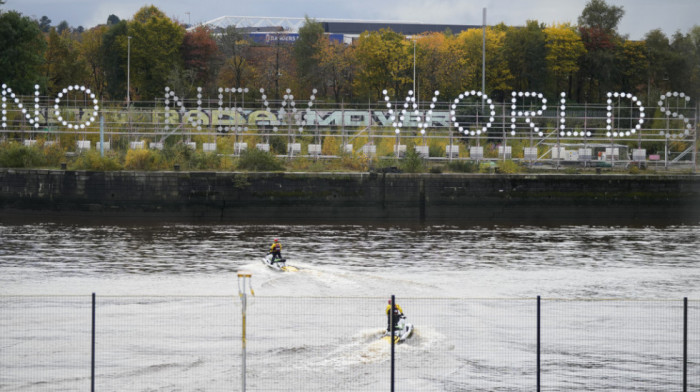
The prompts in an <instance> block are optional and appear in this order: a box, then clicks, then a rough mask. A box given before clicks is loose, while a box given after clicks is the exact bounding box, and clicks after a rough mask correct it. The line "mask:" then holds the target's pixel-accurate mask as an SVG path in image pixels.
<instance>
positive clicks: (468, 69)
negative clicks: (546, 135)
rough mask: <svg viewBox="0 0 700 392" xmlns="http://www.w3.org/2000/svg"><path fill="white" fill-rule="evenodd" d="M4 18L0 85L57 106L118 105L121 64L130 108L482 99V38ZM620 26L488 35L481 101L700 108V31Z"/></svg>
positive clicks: (612, 21)
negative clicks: (619, 100)
mask: <svg viewBox="0 0 700 392" xmlns="http://www.w3.org/2000/svg"><path fill="white" fill-rule="evenodd" d="M0 4H2V2H0ZM0 12H1V14H0V82H2V83H5V84H7V85H9V86H10V87H12V88H13V90H15V91H18V92H20V93H31V92H32V91H33V86H34V85H35V84H39V85H40V86H42V88H43V89H44V91H43V93H45V94H47V95H50V96H53V95H54V94H55V93H57V92H58V91H59V90H61V89H63V88H64V87H65V86H67V85H75V84H84V85H88V86H89V87H90V88H91V89H92V90H93V91H95V92H96V93H97V94H98V95H99V96H100V97H101V98H102V99H103V100H111V101H125V99H126V90H127V56H128V57H129V67H128V68H129V70H128V71H129V72H130V80H129V82H130V83H129V87H130V89H131V98H132V101H137V102H138V101H141V102H145V101H153V100H154V99H156V98H160V97H161V96H162V95H163V89H164V87H165V86H169V87H170V88H171V89H173V90H174V91H176V92H177V93H178V94H179V95H181V96H189V97H192V96H193V95H194V94H196V93H195V89H196V87H197V86H202V87H204V89H205V90H206V91H208V92H209V93H210V94H215V91H216V90H217V89H218V87H250V88H251V89H250V90H251V94H258V93H257V89H258V88H259V87H263V88H265V89H266V90H267V91H268V94H269V95H270V96H271V97H272V98H276V99H279V97H280V95H281V94H284V90H285V89H286V88H291V89H292V90H293V91H294V93H295V95H297V96H298V97H304V96H308V95H310V94H311V90H312V89H313V88H317V89H318V91H319V92H318V94H316V95H317V97H318V99H322V100H323V99H325V100H329V101H335V102H341V101H345V102H368V101H371V102H376V101H377V100H379V99H381V91H382V90H383V89H388V90H389V91H390V95H392V96H395V97H397V98H399V99H401V98H402V97H404V96H406V94H407V92H408V90H410V89H412V88H413V86H414V83H415V85H416V87H417V88H416V89H417V90H418V91H419V94H420V96H421V97H429V96H432V92H433V91H434V90H439V91H441V95H442V96H445V97H448V98H449V97H454V96H456V95H458V94H459V93H460V92H463V91H465V90H472V89H477V90H478V89H480V87H481V72H482V71H481V67H482V60H481V59H482V31H481V29H474V30H467V31H464V32H461V33H459V34H453V33H451V32H450V31H445V32H435V33H429V34H424V35H421V36H415V37H411V39H407V38H406V37H405V36H403V35H402V34H399V33H396V32H393V31H391V30H381V31H374V32H364V33H362V34H361V35H360V37H359V38H358V39H357V40H355V42H353V44H350V45H348V44H344V43H340V42H336V41H332V40H329V38H328V37H327V36H325V35H324V32H323V28H322V25H321V24H320V23H318V22H316V21H314V20H311V19H309V18H307V20H306V23H305V24H304V26H303V27H302V28H301V29H300V31H299V39H298V40H297V41H296V42H295V43H294V44H293V45H285V44H282V43H280V42H279V40H278V41H277V43H274V44H271V45H258V44H255V43H253V42H252V40H251V39H250V37H249V36H248V34H246V33H245V32H244V31H242V30H240V29H238V28H236V27H235V26H232V27H229V28H226V29H221V30H217V31H213V30H211V29H209V28H207V27H206V26H198V27H196V28H193V29H186V28H185V27H186V26H185V25H184V24H182V23H180V22H178V21H176V20H172V19H171V18H169V17H167V16H166V15H165V14H164V13H163V12H162V11H161V10H159V9H158V8H156V7H154V6H146V7H143V8H141V9H140V10H139V11H138V12H137V13H136V14H134V16H133V17H132V18H131V19H130V20H119V18H117V17H116V16H114V15H110V16H109V18H108V20H107V22H106V23H105V24H103V25H98V26H96V27H93V28H90V29H83V28H82V27H80V28H77V29H74V28H71V27H70V26H68V25H67V23H65V22H61V24H59V25H58V26H50V23H51V21H50V19H48V17H42V18H41V19H40V20H32V19H31V18H29V17H26V16H22V15H21V14H19V13H17V12H14V11H0ZM623 15H624V10H623V9H622V8H621V7H616V6H610V5H608V4H606V3H605V1H604V0H590V1H589V2H588V3H587V4H586V6H585V8H584V9H583V12H582V13H581V15H580V17H579V18H578V21H577V22H578V23H577V25H572V24H556V25H549V26H548V25H545V24H543V23H540V22H538V21H535V20H532V21H528V22H527V24H526V25H525V26H522V27H512V26H505V25H503V24H499V25H496V26H492V27H488V28H487V33H486V90H487V93H488V94H489V95H490V96H491V97H493V98H495V99H502V98H503V96H504V94H506V93H508V92H510V91H512V90H520V91H537V92H543V93H545V94H546V95H549V96H554V95H557V94H558V92H561V91H565V92H567V94H568V96H569V97H570V99H572V100H575V101H578V102H602V101H604V99H603V95H604V94H605V93H606V92H608V91H624V92H632V93H635V94H636V95H637V96H639V97H646V96H647V95H648V94H651V97H655V96H658V93H659V92H665V91H683V92H686V93H687V94H689V95H691V96H692V97H695V98H697V97H700V26H695V27H694V28H692V29H691V30H690V31H689V32H687V33H685V34H683V33H681V32H677V33H675V34H674V35H673V36H672V37H670V38H669V37H667V36H666V35H665V34H664V33H663V32H661V30H658V29H657V30H652V31H650V32H648V33H647V34H646V36H645V39H644V40H642V41H633V40H629V39H626V37H624V36H621V35H620V34H619V33H618V31H617V26H618V23H619V21H620V19H621V18H622V17H623ZM414 53H415V63H414ZM414 64H415V74H416V78H415V80H414V78H413V74H414ZM253 97H254V95H253ZM253 97H251V98H253ZM652 99H653V98H652ZM654 101H655V100H654Z"/></svg>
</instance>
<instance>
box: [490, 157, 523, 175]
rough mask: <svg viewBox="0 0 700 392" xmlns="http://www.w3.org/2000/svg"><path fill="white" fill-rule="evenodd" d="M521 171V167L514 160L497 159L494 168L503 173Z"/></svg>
mask: <svg viewBox="0 0 700 392" xmlns="http://www.w3.org/2000/svg"><path fill="white" fill-rule="evenodd" d="M522 171H523V168H522V167H521V166H520V165H518V164H517V163H516V162H515V161H512V160H510V159H509V160H506V161H499V162H498V167H497V168H496V172H497V173H503V174H513V173H520V172H522Z"/></svg>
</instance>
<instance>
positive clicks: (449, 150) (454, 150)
mask: <svg viewBox="0 0 700 392" xmlns="http://www.w3.org/2000/svg"><path fill="white" fill-rule="evenodd" d="M445 155H446V156H447V157H448V158H449V157H452V158H458V157H459V146H458V145H452V146H445Z"/></svg>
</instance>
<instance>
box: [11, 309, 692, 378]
mask: <svg viewBox="0 0 700 392" xmlns="http://www.w3.org/2000/svg"><path fill="white" fill-rule="evenodd" d="M387 298H388V297H387ZM387 298H378V297H295V296H288V297H287V296H286V297H276V296H275V297H268V296H248V298H247V312H246V313H247V322H246V330H247V334H246V336H245V340H244V336H243V332H242V331H243V328H242V327H243V325H244V324H243V322H242V310H243V309H242V304H241V301H240V300H239V299H238V298H236V297H235V296H161V297H159V296H101V295H97V296H96V297H95V299H94V301H95V302H94V307H93V305H92V304H93V298H92V297H90V296H13V295H3V296H0V369H2V371H0V390H8V391H9V390H32V391H43V390H46V391H56V390H88V389H90V386H91V384H92V385H94V389H95V390H120V391H136V390H138V391H140V390H203V391H219V390H221V391H223V390H226V391H230V390H239V389H243V388H247V390H250V391H298V390H305V391H326V390H344V391H381V390H389V389H390V378H391V377H390V368H391V363H390V358H391V355H390V345H389V344H388V343H387V342H386V341H385V340H382V339H381V336H382V334H383V333H384V330H385V328H386V325H387V320H386V314H385V313H384V308H385V306H386V303H387ZM396 300H397V303H398V304H399V305H400V306H401V307H402V308H403V310H404V312H405V314H406V316H407V320H408V321H409V322H410V323H412V324H413V325H414V327H415V328H414V334H413V336H412V337H411V338H409V339H408V340H407V341H406V342H405V343H402V344H398V345H397V346H396V352H395V383H396V388H397V390H409V391H457V390H484V391H494V390H509V391H533V390H538V391H539V390H541V391H562V390H567V391H577V390H580V391H584V390H585V391H588V390H632V389H634V390H638V391H659V390H677V391H695V390H699V389H700V302H698V301H697V300H690V301H688V300H683V299H679V300H629V299H556V298H547V299H545V298H542V299H539V298H515V299H505V298H494V299H479V298H403V297H400V296H399V297H397V299H396ZM93 317H94V324H93ZM93 336H94V338H93ZM93 339H94V340H93ZM242 342H245V347H246V351H247V354H246V357H247V361H246V362H245V365H243V364H242V363H243V357H242V355H241V346H242ZM243 377H245V378H246V379H247V382H243V384H242V381H243V380H242V378H243ZM242 385H247V386H246V387H244V386H242Z"/></svg>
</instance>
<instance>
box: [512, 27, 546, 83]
mask: <svg viewBox="0 0 700 392" xmlns="http://www.w3.org/2000/svg"><path fill="white" fill-rule="evenodd" d="M544 29H545V26H544V25H541V24H539V23H538V22H537V21H535V20H528V21H527V24H526V26H525V27H524V28H517V27H510V28H508V30H506V36H505V39H504V40H503V49H504V53H505V56H506V60H507V61H508V67H509V69H510V73H511V74H512V75H513V78H514V79H513V87H514V88H515V89H516V90H520V91H540V92H544V90H545V88H546V80H547V62H546V56H547V47H546V36H545V33H544Z"/></svg>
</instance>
